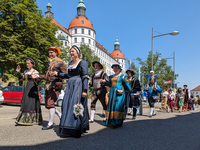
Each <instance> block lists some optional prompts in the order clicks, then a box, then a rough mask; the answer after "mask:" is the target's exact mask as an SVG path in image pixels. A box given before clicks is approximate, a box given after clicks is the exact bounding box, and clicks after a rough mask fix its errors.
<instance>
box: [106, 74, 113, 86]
mask: <svg viewBox="0 0 200 150" xmlns="http://www.w3.org/2000/svg"><path fill="white" fill-rule="evenodd" d="M112 78H113V76H112V75H111V76H109V80H108V81H107V80H105V82H104V85H105V86H109V87H111V86H112Z"/></svg>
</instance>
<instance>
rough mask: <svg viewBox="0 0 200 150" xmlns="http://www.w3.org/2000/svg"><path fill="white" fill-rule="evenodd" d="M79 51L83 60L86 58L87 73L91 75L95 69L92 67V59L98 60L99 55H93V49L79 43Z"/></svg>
mask: <svg viewBox="0 0 200 150" xmlns="http://www.w3.org/2000/svg"><path fill="white" fill-rule="evenodd" d="M80 49H81V53H82V55H83V58H82V59H83V60H86V61H87V63H88V73H89V75H90V76H91V75H92V74H93V73H94V72H95V69H94V68H93V67H92V62H93V61H99V57H97V56H95V55H94V53H93V51H92V50H91V49H90V47H89V45H85V44H81V46H80Z"/></svg>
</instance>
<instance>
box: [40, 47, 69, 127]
mask: <svg viewBox="0 0 200 150" xmlns="http://www.w3.org/2000/svg"><path fill="white" fill-rule="evenodd" d="M48 51H49V57H50V58H49V64H48V68H47V73H46V76H44V75H40V77H41V79H45V80H46V81H47V82H46V88H45V107H46V108H47V109H49V123H48V125H47V127H43V128H42V130H48V129H51V128H53V119H54V115H55V114H56V115H58V117H59V118H61V113H60V112H59V111H58V110H57V109H56V108H55V102H56V101H57V99H58V96H59V94H60V91H61V89H62V85H63V83H62V79H61V78H59V77H55V76H53V75H51V73H52V72H53V71H57V72H61V73H65V74H67V68H66V65H65V64H64V62H63V61H62V60H61V59H60V58H58V56H59V55H60V54H61V51H60V49H59V47H50V48H48Z"/></svg>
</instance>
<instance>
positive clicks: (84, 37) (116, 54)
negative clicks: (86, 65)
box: [45, 0, 126, 75]
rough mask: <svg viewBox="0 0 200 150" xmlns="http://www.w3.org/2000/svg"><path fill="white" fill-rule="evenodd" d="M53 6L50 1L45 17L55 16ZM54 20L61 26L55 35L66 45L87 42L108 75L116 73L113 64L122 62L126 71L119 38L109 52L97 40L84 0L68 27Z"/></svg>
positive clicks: (78, 44)
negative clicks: (112, 49)
mask: <svg viewBox="0 0 200 150" xmlns="http://www.w3.org/2000/svg"><path fill="white" fill-rule="evenodd" d="M51 8H52V6H51V4H50V3H48V4H47V12H45V17H51V18H54V14H53V13H52V11H51ZM52 22H53V23H55V24H56V25H57V26H59V27H60V30H58V31H57V32H56V35H55V36H56V37H57V38H59V40H60V41H63V46H64V47H66V46H70V47H71V46H72V45H77V46H79V47H80V45H81V44H87V45H89V47H90V48H91V50H92V51H93V52H94V54H95V55H96V56H98V57H99V58H100V62H101V63H102V64H104V65H105V67H106V70H105V71H106V73H107V74H108V75H111V74H113V73H114V72H113V70H112V68H111V66H112V64H120V66H121V67H122V69H123V73H124V72H125V69H126V67H125V57H124V54H123V53H122V52H121V50H120V43H119V41H118V38H116V41H115V44H114V51H113V52H112V53H109V52H108V50H106V49H105V48H104V46H103V45H101V44H100V43H99V42H97V41H96V40H95V37H96V32H95V30H94V27H93V24H92V22H91V21H90V20H89V19H88V17H87V16H86V7H85V4H84V2H83V0H80V1H79V4H78V6H77V16H76V17H75V18H74V19H73V20H72V21H71V22H70V24H69V27H68V28H66V27H64V26H63V25H61V24H60V23H58V22H57V21H56V20H54V19H53V20H52Z"/></svg>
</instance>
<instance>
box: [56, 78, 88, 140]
mask: <svg viewBox="0 0 200 150" xmlns="http://www.w3.org/2000/svg"><path fill="white" fill-rule="evenodd" d="M81 96H82V80H81V78H80V77H72V78H70V79H69V80H68V82H67V86H66V90H65V96H64V98H63V102H62V107H61V110H62V117H61V120H60V125H59V133H60V136H71V137H80V136H81V134H82V133H85V132H86V130H89V121H88V120H89V117H88V108H87V97H85V98H83V97H81ZM77 103H79V104H82V105H83V107H84V111H83V116H81V115H79V116H78V117H76V116H75V115H74V105H76V104H77Z"/></svg>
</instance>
